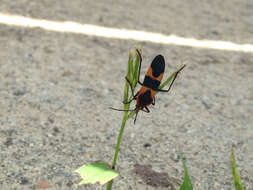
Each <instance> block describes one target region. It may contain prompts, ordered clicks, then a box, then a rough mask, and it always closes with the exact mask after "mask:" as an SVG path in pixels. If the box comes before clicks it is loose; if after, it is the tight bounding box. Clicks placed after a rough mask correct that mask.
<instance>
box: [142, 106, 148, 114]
mask: <svg viewBox="0 0 253 190" xmlns="http://www.w3.org/2000/svg"><path fill="white" fill-rule="evenodd" d="M144 109H145V111H144ZM142 111H144V112H146V113H149V112H150V111H149V109H148V107H146V106H145V107H144V108H143V109H142Z"/></svg>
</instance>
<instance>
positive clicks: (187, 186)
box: [180, 161, 193, 190]
mask: <svg viewBox="0 0 253 190" xmlns="http://www.w3.org/2000/svg"><path fill="white" fill-rule="evenodd" d="M183 166H184V181H183V183H182V185H181V187H180V190H193V186H192V183H191V180H190V177H189V174H188V170H187V168H186V165H185V163H184V161H183Z"/></svg>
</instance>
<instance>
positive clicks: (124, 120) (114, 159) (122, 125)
mask: <svg viewBox="0 0 253 190" xmlns="http://www.w3.org/2000/svg"><path fill="white" fill-rule="evenodd" d="M127 113H128V112H124V117H123V120H122V123H121V128H120V132H119V136H118V140H117V145H116V148H115V153H114V158H113V163H112V168H113V169H114V168H115V167H116V164H117V158H118V154H119V147H120V141H121V138H122V135H123V132H124V129H125V125H126V121H127V119H128V115H127ZM112 183H113V180H111V181H110V182H109V183H108V184H107V187H106V190H111V188H112Z"/></svg>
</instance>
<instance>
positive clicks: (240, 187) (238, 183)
mask: <svg viewBox="0 0 253 190" xmlns="http://www.w3.org/2000/svg"><path fill="white" fill-rule="evenodd" d="M230 159H231V166H232V174H233V179H234V184H235V189H236V190H244V188H243V185H242V182H241V180H240V176H239V174H238V172H237V169H236V163H235V155H234V150H233V149H232V151H231V158H230Z"/></svg>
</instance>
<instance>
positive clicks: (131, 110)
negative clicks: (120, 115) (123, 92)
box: [109, 107, 136, 111]
mask: <svg viewBox="0 0 253 190" xmlns="http://www.w3.org/2000/svg"><path fill="white" fill-rule="evenodd" d="M109 109H111V110H116V111H135V110H136V109H132V110H123V109H116V108H112V107H109Z"/></svg>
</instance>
